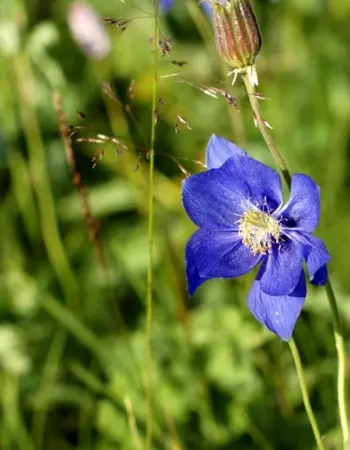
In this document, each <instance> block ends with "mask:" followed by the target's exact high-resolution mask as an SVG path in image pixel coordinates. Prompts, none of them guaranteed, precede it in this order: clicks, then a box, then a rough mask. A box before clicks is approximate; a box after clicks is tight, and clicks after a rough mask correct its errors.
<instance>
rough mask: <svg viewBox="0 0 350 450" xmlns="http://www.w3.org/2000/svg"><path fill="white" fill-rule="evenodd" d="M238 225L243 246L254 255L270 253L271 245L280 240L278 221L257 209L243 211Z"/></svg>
mask: <svg viewBox="0 0 350 450" xmlns="http://www.w3.org/2000/svg"><path fill="white" fill-rule="evenodd" d="M238 224H239V235H240V236H241V237H242V242H243V244H244V245H245V246H246V247H248V248H250V250H251V251H252V253H253V254H254V255H259V254H266V253H268V252H270V251H271V248H272V244H274V243H277V242H278V241H279V239H280V235H281V226H280V223H279V222H278V220H276V219H274V218H273V217H271V216H269V215H268V214H266V213H265V212H263V211H260V210H258V209H251V210H249V211H245V212H244V213H243V214H242V216H241V218H240V219H239V221H238Z"/></svg>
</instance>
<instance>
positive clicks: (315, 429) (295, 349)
mask: <svg viewBox="0 0 350 450" xmlns="http://www.w3.org/2000/svg"><path fill="white" fill-rule="evenodd" d="M288 344H289V347H290V350H291V352H292V356H293V360H294V364H295V368H296V370H297V374H298V380H299V385H300V389H301V393H302V396H303V402H304V406H305V410H306V414H307V416H308V418H309V422H310V424H311V427H312V431H313V433H314V436H315V440H316V443H317V447H318V449H319V450H324V449H325V448H324V446H323V442H322V438H321V433H320V430H319V429H318V425H317V421H316V417H315V415H314V413H313V411H312V407H311V403H310V398H309V393H308V391H307V386H306V381H305V375H304V370H303V366H302V364H301V359H300V355H299V351H298V347H297V346H296V343H295V341H294V339H293V338H292V339H291V340H290V341H289V343H288Z"/></svg>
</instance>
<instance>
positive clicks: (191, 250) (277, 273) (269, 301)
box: [182, 136, 330, 340]
mask: <svg viewBox="0 0 350 450" xmlns="http://www.w3.org/2000/svg"><path fill="white" fill-rule="evenodd" d="M206 159H207V162H206V164H207V168H208V170H207V171H206V172H202V173H200V174H197V175H193V176H190V177H189V178H187V179H185V180H184V182H183V186H182V200H183V205H184V208H185V210H186V212H187V214H188V215H189V216H190V218H191V219H192V221H193V222H194V223H195V224H196V225H198V227H199V230H197V231H196V232H195V233H194V234H193V236H192V237H191V238H190V239H189V241H188V243H187V247H186V273H187V280H188V289H189V293H190V294H191V295H192V294H193V293H194V292H195V290H196V289H197V288H198V287H199V286H200V285H201V284H202V283H204V282H205V281H207V280H209V279H211V278H236V277H239V276H241V275H243V274H245V273H247V272H249V271H250V270H251V269H252V268H253V267H255V266H257V265H259V266H260V267H259V270H258V273H257V276H256V279H255V281H254V283H253V286H252V288H251V290H250V292H249V294H248V307H249V308H250V310H251V312H252V313H253V315H254V316H255V317H256V318H257V319H258V320H259V321H260V322H261V323H263V324H264V325H265V326H266V327H267V328H268V329H270V330H271V331H273V332H274V333H276V334H277V335H278V336H280V337H281V338H282V339H283V340H289V339H290V338H291V335H292V332H293V329H294V326H295V323H296V320H297V318H298V316H299V314H300V312H301V309H302V306H303V304H304V301H305V297H306V282H305V275H304V270H303V262H304V261H305V263H306V267H307V270H308V273H309V277H310V281H311V283H312V284H315V285H324V284H325V283H326V281H327V268H326V264H327V263H328V261H329V259H330V256H329V254H328V252H327V249H326V247H325V245H324V244H323V242H322V241H321V240H320V239H318V238H317V237H315V236H313V235H312V232H313V231H314V230H315V228H316V226H317V224H318V222H319V216H320V193H319V188H318V186H317V185H316V183H315V182H314V181H313V180H312V178H310V177H309V176H307V175H304V174H300V173H298V174H295V175H294V176H293V179H292V185H291V194H290V198H289V201H288V202H287V203H286V204H285V205H283V199H282V187H281V179H280V176H279V174H278V173H277V172H276V171H275V170H273V169H272V168H270V167H267V166H266V165H264V164H262V163H261V162H259V161H257V160H255V159H253V158H251V157H249V156H248V155H247V154H246V153H245V152H244V151H243V150H241V149H240V148H238V147H237V146H236V145H234V144H233V143H231V142H229V141H227V140H226V139H223V138H219V137H217V136H213V137H212V138H211V139H210V141H209V143H208V147H207V156H206Z"/></svg>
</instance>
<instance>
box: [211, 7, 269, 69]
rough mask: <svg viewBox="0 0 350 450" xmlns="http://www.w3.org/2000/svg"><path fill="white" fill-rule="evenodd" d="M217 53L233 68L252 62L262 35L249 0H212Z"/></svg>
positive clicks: (241, 67)
mask: <svg viewBox="0 0 350 450" xmlns="http://www.w3.org/2000/svg"><path fill="white" fill-rule="evenodd" d="M212 6H213V24H214V32H215V40H216V46H217V49H218V52H219V53H220V55H221V56H222V57H223V58H224V60H225V61H226V62H228V63H229V64H230V65H231V66H232V69H233V70H234V71H245V70H247V69H248V67H251V66H253V65H254V62H255V58H256V56H257V54H258V53H259V50H260V47H261V35H260V31H259V26H258V24H257V21H256V18H255V15H254V12H253V8H252V5H251V3H250V0H212Z"/></svg>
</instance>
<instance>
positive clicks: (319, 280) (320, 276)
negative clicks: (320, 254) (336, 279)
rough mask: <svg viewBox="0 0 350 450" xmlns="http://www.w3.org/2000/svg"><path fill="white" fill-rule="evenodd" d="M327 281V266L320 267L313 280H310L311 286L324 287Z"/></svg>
mask: <svg viewBox="0 0 350 450" xmlns="http://www.w3.org/2000/svg"><path fill="white" fill-rule="evenodd" d="M327 281H328V270H327V266H326V265H324V266H322V267H320V268H319V269H318V270H317V271H316V272H315V275H314V276H313V278H312V279H311V280H310V283H311V284H314V285H315V286H324V285H325V284H326V283H327Z"/></svg>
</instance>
